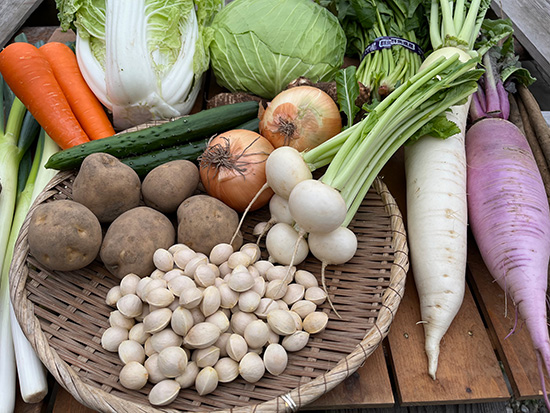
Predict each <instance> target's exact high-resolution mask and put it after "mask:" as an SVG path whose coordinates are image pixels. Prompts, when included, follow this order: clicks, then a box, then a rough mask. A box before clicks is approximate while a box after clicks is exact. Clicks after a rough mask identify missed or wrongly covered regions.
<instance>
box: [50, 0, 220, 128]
mask: <svg viewBox="0 0 550 413" xmlns="http://www.w3.org/2000/svg"><path fill="white" fill-rule="evenodd" d="M223 4H224V2H223V0H195V1H193V0H56V5H57V9H58V11H59V14H58V16H59V21H60V24H61V28H62V29H64V30H67V29H73V30H75V31H76V44H75V51H76V55H77V59H78V63H79V66H80V69H81V71H82V74H83V76H84V78H85V80H86V82H87V83H88V85H89V86H90V88H91V89H92V91H93V92H94V93H95V95H96V96H97V97H98V99H99V100H100V101H101V102H102V103H103V105H104V106H105V107H107V108H108V109H109V110H110V111H111V112H112V116H113V123H114V126H115V128H117V129H126V128H129V127H132V126H135V125H138V124H141V123H144V122H147V121H149V120H156V119H168V118H172V117H176V116H180V115H185V114H187V113H189V112H190V111H191V109H192V108H193V105H194V103H195V100H196V98H197V95H198V93H199V90H200V88H201V80H202V77H203V74H204V72H205V71H206V70H207V69H208V67H209V64H210V56H209V49H208V45H209V42H210V38H211V33H212V32H211V31H209V30H208V26H209V25H210V23H211V22H212V19H213V17H214V16H215V14H216V13H217V12H218V11H219V10H221V9H222V7H223Z"/></svg>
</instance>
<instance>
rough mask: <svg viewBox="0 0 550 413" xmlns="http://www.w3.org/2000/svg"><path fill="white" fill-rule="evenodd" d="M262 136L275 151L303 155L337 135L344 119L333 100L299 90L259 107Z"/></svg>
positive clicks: (305, 88)
mask: <svg viewBox="0 0 550 413" xmlns="http://www.w3.org/2000/svg"><path fill="white" fill-rule="evenodd" d="M259 118H260V127H259V130H260V134H261V135H262V136H264V137H265V138H266V139H268V140H269V141H270V142H271V143H272V144H273V146H274V147H275V148H278V147H280V146H291V147H293V148H295V149H296V150H298V151H299V152H302V151H304V150H307V149H312V148H314V147H316V146H317V145H319V144H321V143H323V142H324V141H326V140H327V139H330V138H332V137H333V136H335V135H336V134H338V133H339V132H340V131H341V129H342V118H341V116H340V111H339V109H338V106H337V105H336V103H335V102H334V100H333V99H332V98H331V97H330V96H329V95H328V94H327V93H325V92H323V91H322V90H321V89H319V88H316V87H312V86H297V87H293V88H290V89H287V90H284V91H282V92H281V93H279V94H278V95H277V96H275V97H274V98H273V100H272V101H271V102H269V103H268V106H267V108H266V109H263V107H262V106H261V105H260V111H259Z"/></svg>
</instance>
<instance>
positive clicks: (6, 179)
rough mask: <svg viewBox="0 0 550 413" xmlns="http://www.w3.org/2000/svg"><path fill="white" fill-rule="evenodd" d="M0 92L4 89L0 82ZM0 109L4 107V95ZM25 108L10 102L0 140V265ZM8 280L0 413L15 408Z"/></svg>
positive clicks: (0, 328) (2, 302)
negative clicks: (2, 394) (0, 88)
mask: <svg viewBox="0 0 550 413" xmlns="http://www.w3.org/2000/svg"><path fill="white" fill-rule="evenodd" d="M1 83H2V89H3V88H4V82H1ZM0 95H1V96H2V97H1V99H2V105H1V106H2V109H3V107H4V105H3V103H4V99H3V96H4V93H1V94H0ZM26 110H27V109H26V108H25V106H24V105H23V103H21V101H20V100H19V99H14V101H13V104H12V105H11V108H10V110H9V115H8V118H7V124H6V127H5V130H3V133H2V135H1V136H0V182H1V183H2V192H0V262H1V263H4V260H5V259H6V256H7V249H8V242H9V236H10V230H11V225H12V221H13V216H14V212H15V204H16V198H17V176H18V169H19V164H20V162H21V160H22V158H23V155H24V151H23V150H21V148H19V147H18V142H19V137H20V132H21V127H22V124H23V119H24V117H25V113H26ZM9 302H10V300H9V278H8V274H7V272H6V273H4V272H2V274H1V278H0V366H1V368H0V389H2V392H3V393H4V396H3V397H2V398H1V402H0V411H2V412H10V411H13V410H14V407H15V393H16V390H15V382H16V379H15V355H14V348H13V342H12V335H11V327H10V318H9V317H10V312H9Z"/></svg>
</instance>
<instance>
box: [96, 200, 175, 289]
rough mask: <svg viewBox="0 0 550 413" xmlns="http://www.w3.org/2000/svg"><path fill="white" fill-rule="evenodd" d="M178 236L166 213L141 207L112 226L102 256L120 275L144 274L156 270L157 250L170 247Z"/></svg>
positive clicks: (141, 275) (121, 217) (108, 266)
mask: <svg viewBox="0 0 550 413" xmlns="http://www.w3.org/2000/svg"><path fill="white" fill-rule="evenodd" d="M175 239H176V230H175V228H174V225H173V224H172V222H171V221H170V220H169V219H168V218H167V217H166V216H165V215H164V214H162V213H161V212H159V211H157V210H155V209H153V208H150V207H147V206H139V207H137V208H132V209H130V210H129V211H126V212H124V213H123V214H121V215H120V216H119V217H118V218H117V219H115V220H114V221H113V222H112V223H111V225H109V228H107V232H106V233H105V237H104V239H103V244H102V245H101V250H100V252H99V257H100V258H101V260H102V261H103V264H105V267H106V268H107V270H108V271H109V272H110V273H111V274H113V275H115V276H116V277H118V278H122V277H124V276H125V275H127V274H129V273H134V274H137V275H139V276H140V277H145V276H148V275H150V274H151V272H152V271H153V270H154V269H155V265H154V264H153V254H154V252H155V251H156V250H157V249H158V248H169V247H170V246H172V245H173V244H174V243H175Z"/></svg>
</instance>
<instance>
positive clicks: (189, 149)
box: [120, 118, 260, 178]
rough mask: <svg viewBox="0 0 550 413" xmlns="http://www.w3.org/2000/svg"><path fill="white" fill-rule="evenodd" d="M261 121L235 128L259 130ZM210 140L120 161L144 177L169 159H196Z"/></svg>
mask: <svg viewBox="0 0 550 413" xmlns="http://www.w3.org/2000/svg"><path fill="white" fill-rule="evenodd" d="M259 123H260V120H259V119H258V118H254V119H252V120H249V121H248V122H245V123H243V124H241V125H239V126H237V127H235V129H248V130H251V131H254V132H258V126H259ZM228 130H229V129H228ZM224 132H225V131H224ZM209 140H210V137H207V138H206V139H203V140H201V141H195V142H188V143H184V144H182V145H176V146H172V147H170V148H165V149H160V150H158V151H152V152H147V153H144V154H142V155H137V156H132V157H128V158H122V159H121V160H120V161H121V162H122V163H125V164H126V165H128V166H129V167H130V168H132V169H133V170H134V171H136V173H137V174H138V175H139V177H140V178H144V177H145V175H147V173H148V172H149V171H150V170H151V169H153V168H155V167H157V166H159V165H162V164H164V163H166V162H169V161H174V160H177V159H186V160H188V161H196V160H197V158H198V157H199V156H200V155H202V153H203V152H204V150H205V149H206V145H207V144H208V141H209Z"/></svg>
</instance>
